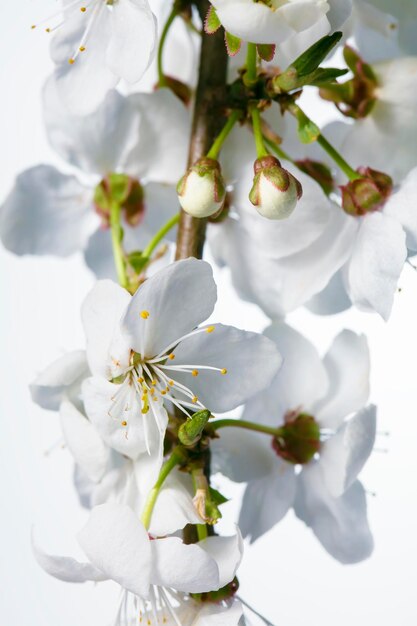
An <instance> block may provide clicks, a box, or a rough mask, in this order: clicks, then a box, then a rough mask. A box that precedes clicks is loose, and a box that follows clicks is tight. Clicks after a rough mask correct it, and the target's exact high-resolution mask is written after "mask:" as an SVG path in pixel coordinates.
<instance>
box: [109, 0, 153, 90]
mask: <svg viewBox="0 0 417 626" xmlns="http://www.w3.org/2000/svg"><path fill="white" fill-rule="evenodd" d="M112 9H113V10H112V19H111V26H112V28H111V35H110V41H109V45H108V47H107V51H106V63H107V65H108V67H109V68H110V69H111V71H112V72H113V73H114V74H115V75H116V76H119V77H120V78H124V79H125V80H127V81H128V82H129V83H135V82H137V81H138V80H139V79H140V78H141V77H142V75H143V74H144V73H145V71H146V70H147V68H148V67H149V64H150V63H151V61H152V59H153V56H154V53H155V40H156V34H157V33H156V19H155V16H154V14H153V13H152V11H151V9H150V7H149V4H148V2H147V0H118V2H115V3H114V4H113V6H112Z"/></svg>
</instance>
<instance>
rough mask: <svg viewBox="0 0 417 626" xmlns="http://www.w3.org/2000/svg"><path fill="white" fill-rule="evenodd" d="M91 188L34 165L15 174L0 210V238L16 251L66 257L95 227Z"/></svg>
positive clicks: (44, 167)
mask: <svg viewBox="0 0 417 626" xmlns="http://www.w3.org/2000/svg"><path fill="white" fill-rule="evenodd" d="M91 205H92V192H91V190H90V189H88V188H86V187H84V186H83V185H81V183H79V182H78V180H77V179H76V178H75V177H74V176H67V175H65V174H61V172H59V171H58V170H57V169H56V168H55V167H52V166H51V165H37V166H36V167H31V168H30V169H28V170H25V171H24V172H22V173H21V174H19V176H18V177H17V178H16V182H15V186H14V188H13V189H12V191H11V192H10V194H9V195H8V197H7V198H6V200H5V202H4V204H3V206H2V207H1V212H0V238H1V240H2V242H3V245H4V247H5V248H7V250H10V251H11V252H14V253H15V254H19V255H22V254H40V255H43V254H54V255H57V256H62V257H66V256H69V255H70V254H73V253H74V252H77V251H78V250H81V249H82V248H83V247H84V246H85V244H86V243H87V240H88V237H89V236H90V235H91V233H92V232H93V231H94V230H95V229H96V228H97V226H98V223H99V220H98V217H97V215H96V214H95V213H94V212H93V210H92V206H91Z"/></svg>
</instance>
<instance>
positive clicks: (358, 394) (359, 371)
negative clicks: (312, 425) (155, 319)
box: [313, 330, 370, 428]
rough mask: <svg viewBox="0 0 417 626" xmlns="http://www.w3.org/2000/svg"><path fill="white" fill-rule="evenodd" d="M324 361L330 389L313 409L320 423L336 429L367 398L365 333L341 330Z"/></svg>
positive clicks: (367, 375) (364, 402) (367, 372)
mask: <svg viewBox="0 0 417 626" xmlns="http://www.w3.org/2000/svg"><path fill="white" fill-rule="evenodd" d="M323 364H324V366H325V368H326V371H327V375H328V378H329V389H328V392H327V394H326V396H325V397H323V398H321V400H320V401H319V402H317V403H316V405H315V406H314V409H313V412H314V415H315V417H316V418H317V420H318V422H319V423H320V426H322V427H323V426H324V427H326V428H337V427H338V426H339V425H340V424H341V423H342V422H343V419H344V418H345V417H346V416H347V415H349V414H350V413H353V412H354V411H358V410H359V409H361V408H362V407H363V406H365V404H366V402H367V400H368V397H369V376H370V361H369V348H368V342H367V339H366V337H365V335H357V334H356V333H354V332H352V331H351V330H343V331H342V332H341V333H339V335H337V337H336V338H335V339H334V341H333V343H332V345H331V346H330V348H329V350H328V352H327V354H326V356H325V357H324V359H323Z"/></svg>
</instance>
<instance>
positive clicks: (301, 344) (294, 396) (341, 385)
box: [213, 323, 376, 563]
mask: <svg viewBox="0 0 417 626" xmlns="http://www.w3.org/2000/svg"><path fill="white" fill-rule="evenodd" d="M266 335H267V336H268V337H269V338H270V339H273V340H274V341H275V343H276V345H277V346H278V348H279V350H280V352H281V354H282V355H283V358H284V364H283V366H282V368H281V370H280V372H279V373H278V374H277V376H276V377H275V378H274V380H273V381H272V383H271V385H270V387H269V388H268V389H266V390H265V391H263V392H262V393H261V394H259V395H258V396H256V397H254V398H253V399H252V400H250V401H249V402H248V403H247V405H246V407H245V411H244V413H243V416H242V418H243V419H247V420H250V421H253V422H255V423H261V424H264V425H267V426H269V427H275V428H277V429H279V430H278V434H277V435H276V436H275V437H274V438H273V439H272V442H271V438H270V437H268V436H266V435H263V434H262V435H261V434H256V435H255V436H253V435H254V433H250V434H249V433H247V432H245V431H242V430H241V429H239V430H238V429H230V430H228V429H222V431H220V439H219V440H218V441H215V442H214V443H213V450H214V459H215V460H214V467H215V468H216V469H217V470H219V471H222V472H223V473H225V474H226V475H227V476H229V477H231V478H232V479H233V480H235V481H244V482H248V486H247V489H246V492H245V496H244V499H243V505H242V510H241V514H240V525H241V528H242V532H243V533H244V534H245V535H248V536H250V537H251V538H252V540H255V539H257V538H258V537H260V536H261V535H262V534H263V533H265V532H267V531H268V530H270V529H271V528H272V527H273V526H274V525H275V524H277V523H278V522H279V521H280V520H281V519H282V518H283V517H284V515H285V514H286V513H287V511H288V510H289V509H290V507H294V511H295V513H296V515H297V516H298V517H299V518H300V519H302V520H303V521H304V522H305V523H306V524H307V525H308V526H309V527H311V529H312V530H313V532H314V533H315V535H316V536H317V538H318V539H319V541H320V542H321V543H322V544H323V546H324V547H325V548H326V550H327V551H328V552H329V553H330V554H332V555H333V556H334V557H335V558H337V559H338V560H340V561H342V562H344V563H351V562H356V561H359V560H362V559H364V558H366V557H367V556H369V554H370V553H371V551H372V547H373V542H372V536H371V534H370V531H369V528H368V524H367V520H366V499H365V493H364V490H363V487H362V486H361V484H360V483H359V482H358V481H357V479H356V478H357V475H358V474H359V472H360V471H361V469H362V467H363V465H364V464H365V462H366V460H367V458H368V456H369V454H370V452H371V451H372V447H373V443H374V439H375V427H376V416H375V415H376V410H375V407H374V406H372V405H369V406H367V407H366V408H365V405H366V403H367V399H368V394H369V354H368V348H367V343H366V339H365V338H364V337H363V336H358V335H355V334H354V333H353V332H351V331H347V330H345V331H343V332H342V333H340V334H339V335H338V336H337V337H336V339H335V340H334V342H333V344H332V346H331V347H330V349H329V351H328V352H327V354H326V356H325V357H324V359H323V361H321V359H320V358H319V355H318V354H317V352H316V350H315V348H314V347H313V346H312V345H311V344H310V343H309V342H308V341H307V340H306V339H305V338H304V337H303V336H302V335H300V334H299V333H298V332H296V331H295V330H293V329H291V328H290V327H289V326H287V325H286V324H284V323H275V324H273V325H272V326H271V327H270V328H269V329H267V331H266ZM232 431H233V432H232Z"/></svg>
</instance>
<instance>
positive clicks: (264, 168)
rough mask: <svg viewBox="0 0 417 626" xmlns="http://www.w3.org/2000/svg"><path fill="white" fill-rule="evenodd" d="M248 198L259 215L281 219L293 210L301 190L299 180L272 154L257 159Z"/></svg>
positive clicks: (271, 218)
mask: <svg viewBox="0 0 417 626" xmlns="http://www.w3.org/2000/svg"><path fill="white" fill-rule="evenodd" d="M254 170H255V177H254V179H253V187H252V189H251V191H250V194H249V200H250V201H251V202H252V204H253V205H254V206H255V207H256V210H257V211H258V213H260V215H262V216H263V217H266V218H268V219H270V220H283V219H285V218H287V217H289V216H290V215H291V213H292V212H293V211H294V209H295V206H296V204H297V201H298V200H299V199H300V198H301V196H302V193H303V190H302V187H301V184H300V183H299V181H298V180H297V179H296V178H295V177H294V176H293V175H292V174H290V172H288V171H287V170H285V169H284V168H283V167H281V163H280V162H279V161H278V159H276V158H275V157H273V156H271V155H270V156H266V157H262V158H260V159H257V160H256V161H255V163H254Z"/></svg>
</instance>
